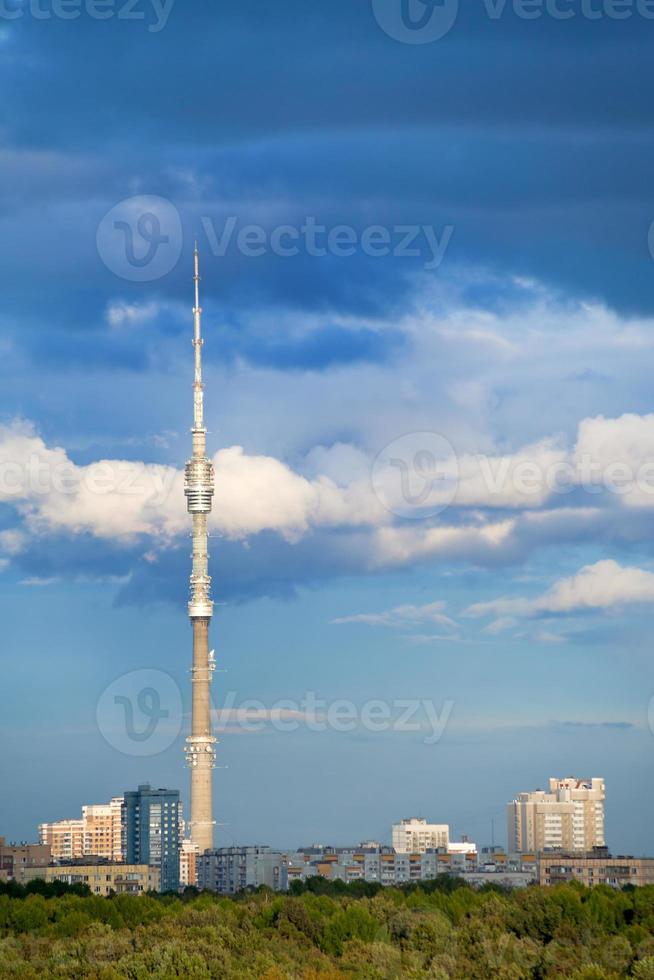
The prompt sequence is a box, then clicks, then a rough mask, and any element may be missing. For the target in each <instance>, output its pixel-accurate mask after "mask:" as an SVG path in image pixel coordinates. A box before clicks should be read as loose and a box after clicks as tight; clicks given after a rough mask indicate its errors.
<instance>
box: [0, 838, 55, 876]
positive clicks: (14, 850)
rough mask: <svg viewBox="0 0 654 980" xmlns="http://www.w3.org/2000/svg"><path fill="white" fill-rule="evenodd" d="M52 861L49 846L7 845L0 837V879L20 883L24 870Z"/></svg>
mask: <svg viewBox="0 0 654 980" xmlns="http://www.w3.org/2000/svg"><path fill="white" fill-rule="evenodd" d="M51 860H52V852H51V850H50V846H49V844H24V843H20V844H7V843H6V841H5V838H4V837H0V878H4V879H8V878H14V879H16V881H18V882H20V881H21V879H22V872H23V871H24V869H26V868H32V867H34V866H38V865H44V864H49V863H50V861H51Z"/></svg>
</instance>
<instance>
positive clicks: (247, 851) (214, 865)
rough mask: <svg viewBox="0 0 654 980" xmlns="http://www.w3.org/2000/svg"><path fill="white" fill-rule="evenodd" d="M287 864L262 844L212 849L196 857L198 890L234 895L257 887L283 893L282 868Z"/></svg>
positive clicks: (284, 881) (286, 860)
mask: <svg viewBox="0 0 654 980" xmlns="http://www.w3.org/2000/svg"><path fill="white" fill-rule="evenodd" d="M287 862H288V857H287V855H285V854H283V853H282V852H280V851H271V849H270V848H269V847H267V846H265V845H253V846H250V847H218V848H213V849H212V850H208V851H205V852H204V854H198V856H197V882H198V887H199V888H206V889H208V890H209V891H214V892H219V893H220V894H221V895H235V894H237V893H238V892H242V891H245V890H246V889H247V888H258V887H259V885H267V886H268V887H269V888H272V889H274V890H275V891H285V890H286V887H287V882H286V877H285V875H284V874H283V872H282V866H283V865H284V864H286V863H287Z"/></svg>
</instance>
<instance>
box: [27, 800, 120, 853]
mask: <svg viewBox="0 0 654 980" xmlns="http://www.w3.org/2000/svg"><path fill="white" fill-rule="evenodd" d="M122 806H123V798H122V796H115V797H114V798H113V799H112V800H111V801H110V802H109V803H90V804H87V805H85V806H83V807H82V817H81V819H79V818H75V819H73V820H57V821H55V822H54V823H42V824H39V840H40V841H41V843H42V844H49V845H50V848H51V850H52V857H53V858H54V860H55V861H71V860H73V859H75V858H81V857H90V856H95V857H103V858H107V860H109V861H122V860H124V846H123V841H122V830H121V824H122V818H121V811H122Z"/></svg>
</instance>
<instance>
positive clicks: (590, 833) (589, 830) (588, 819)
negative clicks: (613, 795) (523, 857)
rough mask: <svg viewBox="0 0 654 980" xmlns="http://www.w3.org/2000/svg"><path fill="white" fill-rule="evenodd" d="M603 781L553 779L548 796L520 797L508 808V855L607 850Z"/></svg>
mask: <svg viewBox="0 0 654 980" xmlns="http://www.w3.org/2000/svg"><path fill="white" fill-rule="evenodd" d="M604 800H605V786H604V779H602V778H599V777H595V778H593V779H576V778H573V777H566V778H565V779H556V778H552V779H550V781H549V792H546V791H544V790H535V791H534V792H531V793H518V795H517V796H516V798H515V799H514V800H512V801H511V803H509V804H508V806H507V836H508V844H509V851H510V852H514V853H527V852H535V851H544V850H552V849H559V850H565V851H591V850H592V849H593V848H594V847H604V846H605V843H606V842H605V839H604Z"/></svg>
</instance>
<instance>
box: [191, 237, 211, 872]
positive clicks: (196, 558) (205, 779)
mask: <svg viewBox="0 0 654 980" xmlns="http://www.w3.org/2000/svg"><path fill="white" fill-rule="evenodd" d="M194 269H195V272H194V276H193V280H194V282H195V306H194V307H193V348H194V351H195V378H194V381H193V428H192V430H191V432H192V434H193V455H192V457H191V459H190V460H189V462H188V463H187V464H186V469H185V471H184V494H185V496H186V505H187V508H188V511H189V514H191V517H192V521H193V531H192V537H193V568H192V571H191V598H190V602H189V604H188V614H189V617H190V619H191V626H192V628H193V667H192V668H191V678H192V689H193V707H192V716H191V734H190V735H189V737H188V738H187V739H186V745H185V747H184V751H185V753H186V761H187V763H188V766H189V768H190V770H191V820H190V831H191V840H192V841H193V843H194V844H197V845H198V849H199V852H200V854H202V853H203V851H205V850H206V849H207V848H210V847H213V827H214V820H213V769H214V766H215V754H216V750H215V744H216V739H215V738H214V736H213V735H212V731H211V678H212V672H213V670H214V669H215V664H214V661H213V653H210V652H209V623H210V622H211V617H212V615H213V602H212V601H211V577H210V575H209V552H208V547H207V541H208V532H207V515H208V514H209V513H210V512H211V498H212V497H213V485H214V474H213V464H212V462H211V460H210V459H209V458H208V457H207V451H206V444H207V430H206V429H205V427H204V385H203V383H202V344H203V340H202V308H201V307H200V258H199V255H198V246H197V243H196V245H195V251H194Z"/></svg>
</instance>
